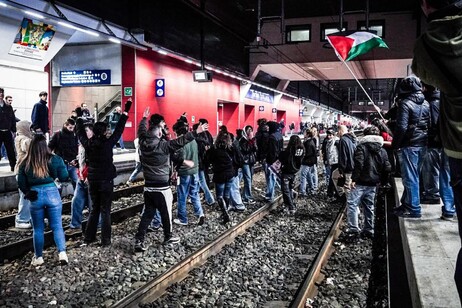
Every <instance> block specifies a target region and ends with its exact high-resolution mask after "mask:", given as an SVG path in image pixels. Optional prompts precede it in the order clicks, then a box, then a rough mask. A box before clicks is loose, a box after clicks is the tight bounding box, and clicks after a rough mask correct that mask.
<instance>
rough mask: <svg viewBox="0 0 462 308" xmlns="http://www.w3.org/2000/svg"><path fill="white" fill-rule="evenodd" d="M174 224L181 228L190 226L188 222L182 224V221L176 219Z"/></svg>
mask: <svg viewBox="0 0 462 308" xmlns="http://www.w3.org/2000/svg"><path fill="white" fill-rule="evenodd" d="M173 223H175V224H177V225H181V226H187V225H188V223H187V222H186V223H185V222H182V221H181V220H179V219H178V218H175V219H174V220H173Z"/></svg>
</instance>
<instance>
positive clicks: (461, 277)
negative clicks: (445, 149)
mask: <svg viewBox="0 0 462 308" xmlns="http://www.w3.org/2000/svg"><path fill="white" fill-rule="evenodd" d="M449 169H450V171H451V186H452V190H453V192H454V204H455V206H456V211H457V222H458V224H459V237H460V238H461V240H462V159H456V158H452V157H449ZM454 280H455V281H456V286H457V292H458V293H459V298H460V301H461V302H462V248H461V249H459V254H458V255H457V262H456V271H455V274H454Z"/></svg>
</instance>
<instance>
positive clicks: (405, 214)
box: [396, 210, 422, 218]
mask: <svg viewBox="0 0 462 308" xmlns="http://www.w3.org/2000/svg"><path fill="white" fill-rule="evenodd" d="M396 216H399V217H403V218H420V217H422V214H420V213H411V212H409V211H407V210H406V211H402V212H398V213H396Z"/></svg>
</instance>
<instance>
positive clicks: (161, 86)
mask: <svg viewBox="0 0 462 308" xmlns="http://www.w3.org/2000/svg"><path fill="white" fill-rule="evenodd" d="M164 96H165V79H156V97H164Z"/></svg>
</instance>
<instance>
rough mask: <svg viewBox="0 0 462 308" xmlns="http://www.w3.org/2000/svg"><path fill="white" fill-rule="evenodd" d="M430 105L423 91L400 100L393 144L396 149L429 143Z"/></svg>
mask: <svg viewBox="0 0 462 308" xmlns="http://www.w3.org/2000/svg"><path fill="white" fill-rule="evenodd" d="M429 124H430V105H429V104H428V102H427V101H426V100H425V98H424V95H423V94H422V92H420V91H419V92H417V93H412V94H409V95H408V96H406V97H405V98H403V99H402V100H400V102H399V103H398V113H397V118H396V127H395V130H394V131H393V142H392V145H393V147H394V148H395V149H399V148H404V147H421V146H426V145H427V139H428V126H429Z"/></svg>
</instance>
